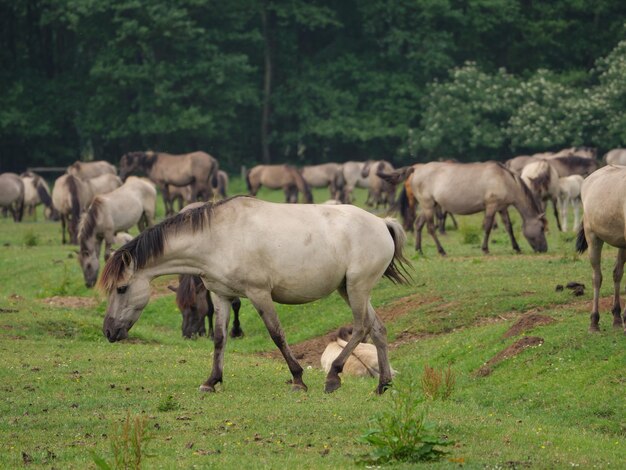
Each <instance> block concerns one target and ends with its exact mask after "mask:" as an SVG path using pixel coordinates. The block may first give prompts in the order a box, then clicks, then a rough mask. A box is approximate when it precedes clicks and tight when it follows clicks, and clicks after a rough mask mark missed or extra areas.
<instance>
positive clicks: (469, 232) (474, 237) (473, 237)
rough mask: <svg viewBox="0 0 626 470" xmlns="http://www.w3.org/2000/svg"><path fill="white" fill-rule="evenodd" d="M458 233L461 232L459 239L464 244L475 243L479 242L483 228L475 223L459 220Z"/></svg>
mask: <svg viewBox="0 0 626 470" xmlns="http://www.w3.org/2000/svg"><path fill="white" fill-rule="evenodd" d="M459 233H461V241H462V243H463V244H464V245H475V244H477V243H480V241H481V238H482V233H483V229H482V227H479V226H477V225H473V224H468V223H465V222H461V223H459Z"/></svg>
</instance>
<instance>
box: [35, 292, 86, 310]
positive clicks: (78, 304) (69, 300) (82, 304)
mask: <svg viewBox="0 0 626 470" xmlns="http://www.w3.org/2000/svg"><path fill="white" fill-rule="evenodd" d="M42 302H43V303H44V304H47V305H51V306H53V307H63V308H91V307H95V306H96V305H98V301H97V300H96V299H95V298H93V297H75V296H60V295H55V296H54V297H48V298H46V299H43V300H42Z"/></svg>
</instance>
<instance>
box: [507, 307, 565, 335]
mask: <svg viewBox="0 0 626 470" xmlns="http://www.w3.org/2000/svg"><path fill="white" fill-rule="evenodd" d="M555 321H556V320H555V319H554V318H552V317H549V316H547V315H541V314H539V313H530V314H528V315H524V316H523V317H522V318H520V319H519V320H517V321H516V322H515V323H514V324H513V326H511V328H509V329H508V331H507V332H506V333H504V335H503V337H504V338H511V337H513V336H519V335H520V334H522V333H524V332H526V331H529V330H532V329H533V328H535V327H537V326H542V325H549V324H550V323H554V322H555Z"/></svg>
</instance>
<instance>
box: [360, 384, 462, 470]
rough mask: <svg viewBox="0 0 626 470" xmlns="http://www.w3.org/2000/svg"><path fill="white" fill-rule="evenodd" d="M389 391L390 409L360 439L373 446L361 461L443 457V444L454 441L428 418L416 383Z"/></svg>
mask: <svg viewBox="0 0 626 470" xmlns="http://www.w3.org/2000/svg"><path fill="white" fill-rule="evenodd" d="M390 394H391V403H390V405H389V409H388V410H385V411H383V412H381V413H380V414H379V415H378V416H377V417H376V418H374V419H373V420H372V422H371V428H370V429H369V430H368V431H367V432H366V433H365V434H364V435H362V436H361V437H360V439H359V441H360V442H362V443H364V444H368V445H369V446H371V447H373V450H372V451H371V452H370V453H369V454H368V455H366V456H363V457H361V458H360V460H361V461H363V462H364V463H367V464H387V463H393V462H408V463H417V462H424V461H434V460H439V459H440V458H441V457H443V456H444V455H445V454H446V453H447V452H446V451H444V450H442V449H441V447H446V446H449V445H452V444H454V442H453V441H450V440H448V439H447V438H444V437H441V435H440V433H439V432H438V431H437V430H436V427H435V426H434V424H433V423H430V422H428V421H427V420H426V414H427V413H426V408H425V407H424V399H423V398H420V397H419V396H418V395H417V386H416V384H414V383H409V384H405V385H400V386H397V387H396V388H394V389H393V390H391V391H390Z"/></svg>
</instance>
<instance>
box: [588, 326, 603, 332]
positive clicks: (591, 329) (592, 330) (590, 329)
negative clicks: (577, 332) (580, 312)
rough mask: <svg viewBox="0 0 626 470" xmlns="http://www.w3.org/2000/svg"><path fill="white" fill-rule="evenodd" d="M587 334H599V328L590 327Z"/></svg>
mask: <svg viewBox="0 0 626 470" xmlns="http://www.w3.org/2000/svg"><path fill="white" fill-rule="evenodd" d="M589 333H600V328H599V327H598V326H590V327H589Z"/></svg>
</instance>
